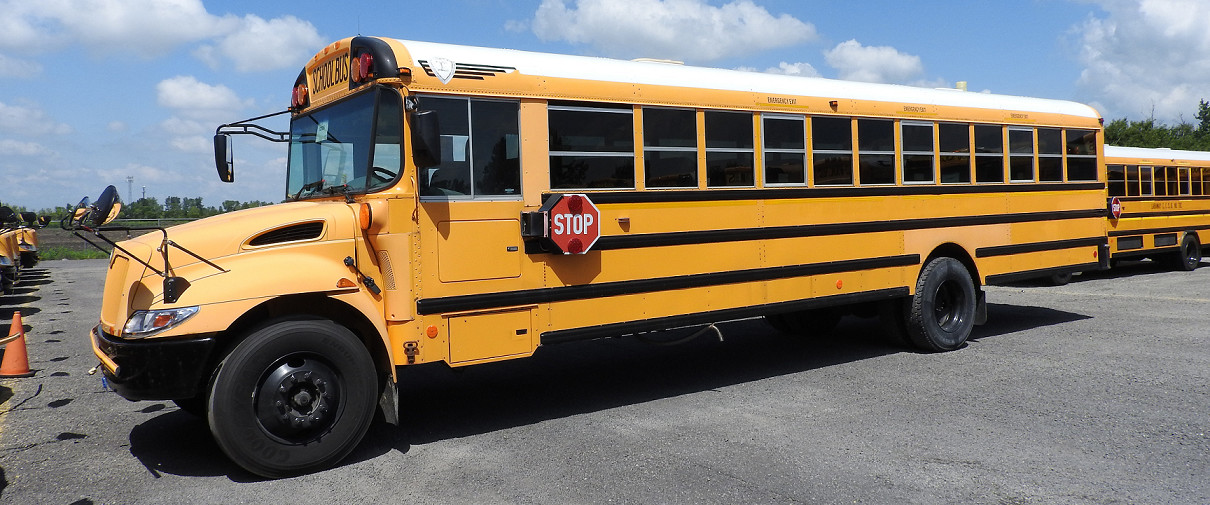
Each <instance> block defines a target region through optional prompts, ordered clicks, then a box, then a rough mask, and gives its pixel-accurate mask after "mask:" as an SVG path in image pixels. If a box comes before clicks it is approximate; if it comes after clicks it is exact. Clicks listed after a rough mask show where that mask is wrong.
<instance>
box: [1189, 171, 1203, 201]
mask: <svg viewBox="0 0 1210 505" xmlns="http://www.w3.org/2000/svg"><path fill="white" fill-rule="evenodd" d="M1205 170H1206V169H1205V168H1204V167H1201V168H1199V167H1192V168H1191V169H1190V170H1189V173H1190V174H1191V176H1192V177H1193V194H1195V195H1204V194H1205V193H1204V192H1203V186H1202V184H1203V181H1204V180H1205V179H1204V177H1205V175H1206V174H1205Z"/></svg>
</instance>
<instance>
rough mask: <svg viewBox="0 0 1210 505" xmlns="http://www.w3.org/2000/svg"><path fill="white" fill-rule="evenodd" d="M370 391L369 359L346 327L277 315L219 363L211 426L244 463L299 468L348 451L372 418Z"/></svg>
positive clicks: (278, 471) (272, 474) (322, 464)
mask: <svg viewBox="0 0 1210 505" xmlns="http://www.w3.org/2000/svg"><path fill="white" fill-rule="evenodd" d="M249 392H251V394H249ZM376 396H377V380H376V376H375V371H374V362H373V360H372V358H371V357H370V354H369V351H367V350H366V347H365V346H364V345H362V343H361V342H360V341H358V340H357V338H356V336H354V335H353V333H352V332H350V331H349V330H348V329H347V328H344V327H343V326H340V325H338V324H336V323H334V322H332V321H328V320H287V321H281V322H277V323H273V324H270V325H268V326H265V327H262V328H261V329H259V330H257V331H255V332H254V333H252V334H251V335H250V336H249V337H248V338H247V339H246V340H244V341H243V342H240V343H239V345H237V346H236V347H235V349H234V350H233V351H232V352H231V354H230V355H228V356H227V357H226V358H225V359H224V360H223V362H222V363H221V364H220V365H219V368H218V371H217V373H216V375H215V377H214V382H213V385H212V386H211V393H210V401H209V406H208V407H209V408H208V411H209V414H208V419H209V421H210V431H211V432H212V433H213V434H214V439H215V440H216V441H217V442H218V444H219V447H221V448H222V449H223V452H224V453H226V454H227V456H228V457H229V458H231V460H232V461H234V462H235V463H236V464H238V465H239V466H241V467H243V468H245V469H246V470H248V471H250V472H252V473H255V474H257V475H261V476H264V477H269V478H278V477H285V476H290V475H298V474H302V473H307V472H312V471H316V470H321V469H324V468H327V467H330V466H332V465H334V464H336V463H337V462H339V461H340V460H342V459H344V457H345V456H348V455H349V453H350V452H352V451H353V449H354V448H355V447H356V446H357V444H358V443H359V442H361V439H362V437H364V436H365V434H366V431H367V430H368V429H369V426H370V421H371V420H373V415H374V405H375V400H376Z"/></svg>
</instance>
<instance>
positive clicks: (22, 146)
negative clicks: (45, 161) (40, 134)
mask: <svg viewBox="0 0 1210 505" xmlns="http://www.w3.org/2000/svg"><path fill="white" fill-rule="evenodd" d="M47 154H51V151H50V149H47V148H46V146H43V145H42V144H38V143H35V142H22V141H20V140H13V139H0V155H4V156H43V155H47Z"/></svg>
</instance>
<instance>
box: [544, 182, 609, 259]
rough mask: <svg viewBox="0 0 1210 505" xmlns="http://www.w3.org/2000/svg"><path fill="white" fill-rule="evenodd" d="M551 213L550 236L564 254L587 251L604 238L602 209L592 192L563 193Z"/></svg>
mask: <svg viewBox="0 0 1210 505" xmlns="http://www.w3.org/2000/svg"><path fill="white" fill-rule="evenodd" d="M549 216H550V218H549V223H550V228H549V230H548V237H549V238H550V241H551V242H554V244H555V246H556V247H558V248H559V251H561V252H562V253H563V254H584V253H585V252H588V250H589V249H592V246H593V244H596V243H597V239H599V238H601V211H600V210H598V209H597V206H596V205H593V203H592V200H589V199H588V195H562V196H561V197H560V198H559V200H558V201H557V202H555V204H554V206H552V207H551V208H550V211H549Z"/></svg>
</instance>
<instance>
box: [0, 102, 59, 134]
mask: <svg viewBox="0 0 1210 505" xmlns="http://www.w3.org/2000/svg"><path fill="white" fill-rule="evenodd" d="M71 131H72V129H71V127H70V126H68V125H65V124H63V123H59V122H57V121H55V120H54V119H52V118H51V117H49V116H47V115H46V112H44V111H42V109H40V108H38V107H26V106H22V105H9V104H6V103H4V102H0V132H5V133H13V134H21V135H27V136H42V135H64V134H68V133H71Z"/></svg>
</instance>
